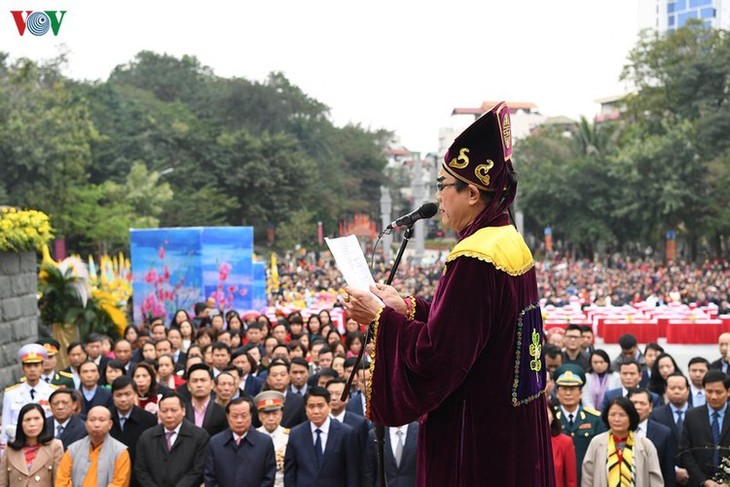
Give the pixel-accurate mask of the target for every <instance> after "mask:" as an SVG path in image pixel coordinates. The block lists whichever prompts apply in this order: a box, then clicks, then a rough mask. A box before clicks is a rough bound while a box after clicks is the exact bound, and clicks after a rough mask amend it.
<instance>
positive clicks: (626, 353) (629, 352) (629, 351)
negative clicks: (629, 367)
mask: <svg viewBox="0 0 730 487" xmlns="http://www.w3.org/2000/svg"><path fill="white" fill-rule="evenodd" d="M636 350H637V348H636V347H635V346H634V347H631V348H622V349H621V356H622V357H623V358H624V359H630V358H634V357H636Z"/></svg>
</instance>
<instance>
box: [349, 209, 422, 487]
mask: <svg viewBox="0 0 730 487" xmlns="http://www.w3.org/2000/svg"><path fill="white" fill-rule="evenodd" d="M414 223H415V222H414ZM411 237H413V223H412V224H410V225H408V226H407V227H406V230H405V232H403V241H402V242H401V244H400V249H398V255H396V257H395V261H393V267H392V268H391V269H390V274H389V275H388V279H387V280H386V281H385V283H386V284H387V285H390V284H391V283H392V282H393V279H394V278H395V273H396V270H397V269H398V266H399V265H400V261H401V259H402V258H403V252H404V251H405V250H406V246H407V245H408V242H409V241H410V240H411ZM374 327H375V322H374V321H372V322H370V325H369V326H368V331H367V333H366V334H365V343H364V345H363V347H362V348H361V349H360V353H358V354H357V360H356V361H355V366H354V367H353V368H352V372H350V377H349V378H348V379H347V384H345V390H344V391H342V397H341V398H340V400H341V401H344V400H345V399H346V398H347V397H346V396H345V395H346V394H350V389H351V388H352V382H353V380H354V379H355V375H356V374H357V371H358V370H359V369H360V364H361V363H362V356H363V352H364V351H365V348H366V346H367V344H368V343H370V340H371V339H372V338H373V331H374V330H373V328H374ZM373 429H374V430H375V451H376V453H377V459H378V479H379V481H378V485H380V487H387V486H388V479H387V478H386V476H385V426H384V425H382V424H380V423H376V422H374V421H373Z"/></svg>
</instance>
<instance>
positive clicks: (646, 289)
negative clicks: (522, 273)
mask: <svg viewBox="0 0 730 487" xmlns="http://www.w3.org/2000/svg"><path fill="white" fill-rule="evenodd" d="M446 255H447V253H446V252H442V253H441V254H440V255H439V256H438V257H437V258H436V259H434V260H435V261H434V262H430V263H427V264H418V265H417V264H414V263H412V262H411V261H410V260H409V259H404V260H403V262H402V263H401V266H400V267H399V269H398V275H397V276H396V279H395V282H394V286H395V287H396V288H397V289H398V290H399V291H401V292H402V293H403V294H404V295H406V296H408V295H414V296H423V297H424V299H430V298H431V297H432V296H433V293H434V291H435V289H436V284H437V282H438V280H439V278H440V277H441V274H442V272H443V266H444V259H445V258H446ZM535 265H536V268H537V279H538V288H539V290H540V296H541V304H543V305H545V304H549V305H554V306H558V307H561V306H567V305H569V304H571V303H572V302H573V301H572V300H571V298H574V297H577V298H578V303H579V304H580V305H581V306H588V305H592V304H595V305H599V306H621V305H624V304H633V303H638V302H643V301H646V302H649V303H651V304H656V305H660V304H665V303H673V302H674V303H684V304H689V303H697V304H698V305H700V306H702V305H705V304H709V303H714V304H716V305H718V306H719V307H720V309H721V312H720V314H723V311H725V312H728V313H730V304H728V303H730V287H729V283H730V263H729V262H728V261H725V260H723V261H713V262H711V261H707V262H703V263H696V262H690V261H686V262H685V261H677V262H672V263H670V264H666V263H664V262H662V261H656V260H651V259H631V258H628V257H622V256H621V255H614V256H611V257H610V258H608V259H605V260H603V261H592V260H587V259H585V260H572V259H569V258H566V257H561V256H555V257H552V258H547V259H543V260H537V261H536V262H535ZM282 271H283V272H282V277H281V279H280V286H279V288H277V289H276V290H275V291H274V292H273V293H272V295H271V296H270V300H271V302H272V303H274V304H284V305H292V304H299V305H301V307H306V306H307V305H308V304H311V303H312V302H314V300H315V294H316V293H318V292H320V293H327V292H329V293H332V294H333V299H334V298H335V297H336V296H337V294H338V291H339V290H340V289H342V288H344V286H345V284H344V282H343V281H342V277H341V275H340V273H339V271H338V270H337V268H336V267H335V266H334V262H331V261H327V260H326V259H321V258H320V259H315V258H311V259H307V258H304V259H301V260H298V261H294V262H291V263H290V264H287V265H285V266H283V269H282ZM388 272H389V267H388V266H387V265H386V263H385V262H383V261H382V259H380V260H377V261H376V263H375V265H374V268H373V275H374V277H375V280H376V281H383V280H385V278H386V277H388Z"/></svg>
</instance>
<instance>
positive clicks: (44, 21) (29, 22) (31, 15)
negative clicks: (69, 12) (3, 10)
mask: <svg viewBox="0 0 730 487" xmlns="http://www.w3.org/2000/svg"><path fill="white" fill-rule="evenodd" d="M10 13H11V14H13V19H14V20H15V25H16V26H17V27H18V34H20V35H21V36H22V35H23V34H25V31H26V30H27V31H28V32H30V33H31V34H33V35H34V36H42V35H46V33H47V32H48V31H49V30H51V31H53V35H54V36H57V35H58V31H59V29H60V28H61V22H63V18H64V16H65V15H66V10H60V11H59V10H39V11H36V12H34V11H32V10H26V11H25V12H24V11H23V10H11V11H10ZM59 13H60V14H61V16H60V18H59V16H58V14H59ZM23 14H25V18H23Z"/></svg>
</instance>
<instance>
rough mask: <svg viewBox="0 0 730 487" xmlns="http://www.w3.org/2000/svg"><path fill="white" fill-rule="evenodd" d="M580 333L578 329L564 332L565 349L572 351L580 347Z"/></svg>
mask: <svg viewBox="0 0 730 487" xmlns="http://www.w3.org/2000/svg"><path fill="white" fill-rule="evenodd" d="M580 344H581V335H580V331H579V330H568V331H567V332H565V349H566V350H570V351H571V352H574V351H576V350H578V349H579V348H580Z"/></svg>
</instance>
